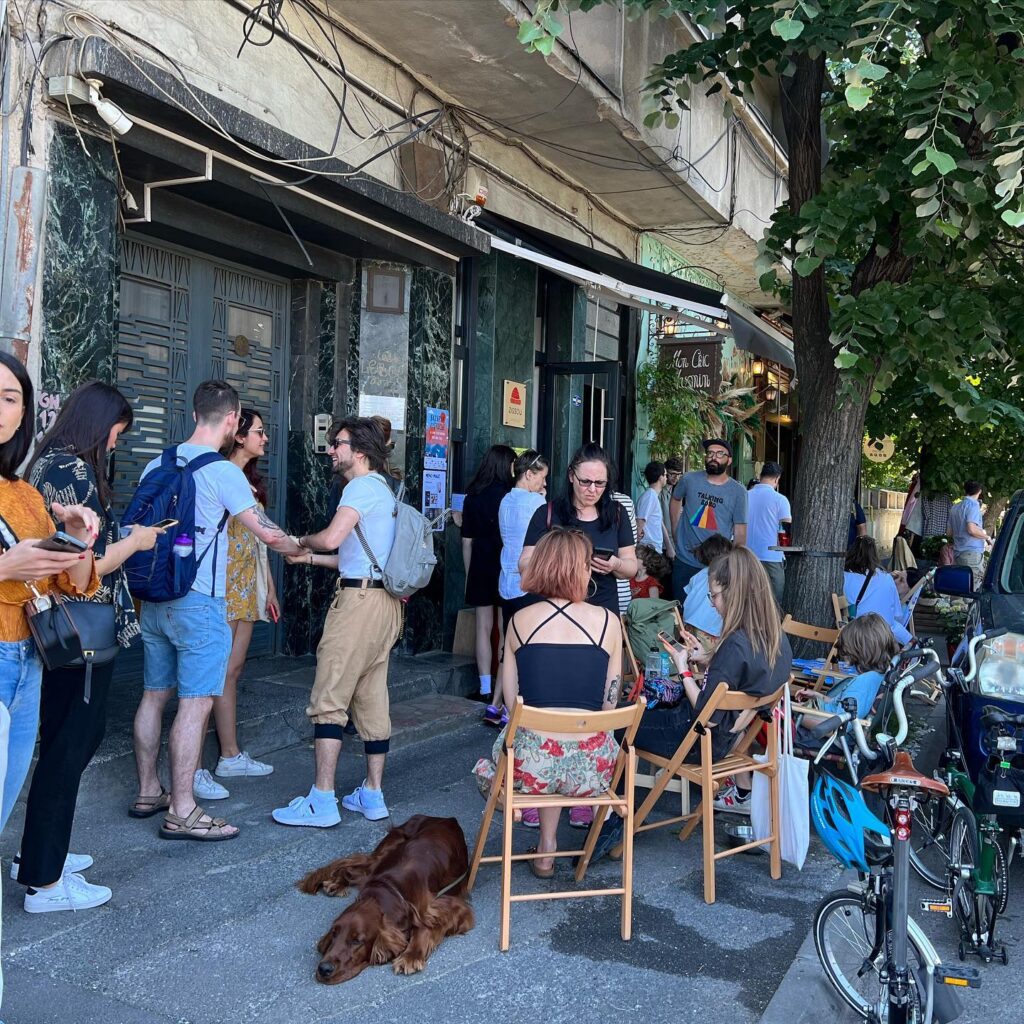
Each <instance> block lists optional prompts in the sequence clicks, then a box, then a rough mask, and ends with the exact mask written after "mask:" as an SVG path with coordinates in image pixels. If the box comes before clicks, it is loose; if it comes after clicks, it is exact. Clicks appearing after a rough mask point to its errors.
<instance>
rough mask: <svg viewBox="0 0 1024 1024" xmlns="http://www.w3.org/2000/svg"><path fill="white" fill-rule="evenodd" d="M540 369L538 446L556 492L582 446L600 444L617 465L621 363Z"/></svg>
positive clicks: (563, 365)
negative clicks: (549, 464) (573, 457)
mask: <svg viewBox="0 0 1024 1024" xmlns="http://www.w3.org/2000/svg"><path fill="white" fill-rule="evenodd" d="M540 371H541V372H540V380H541V388H540V391H541V393H540V395H539V396H538V398H539V406H540V418H539V421H538V430H537V447H538V449H539V450H540V451H542V452H543V453H544V454H545V455H547V456H548V458H549V459H550V460H551V477H550V479H551V480H552V481H553V482H554V483H555V490H556V491H557V490H559V489H560V487H561V481H562V480H564V479H565V472H566V470H567V468H568V466H569V460H570V459H571V458H572V456H573V453H574V452H575V451H576V449H577V448H579V447H580V446H581V445H583V444H587V443H593V444H599V445H601V447H602V448H604V449H605V451H606V452H607V453H608V455H609V456H610V457H611V459H612V462H613V463H615V465H616V466H618V465H619V455H620V445H621V440H620V436H619V435H620V424H619V416H618V412H619V406H620V403H621V395H620V394H619V364H618V363H616V362H580V363H546V364H543V365H542V366H541V367H540Z"/></svg>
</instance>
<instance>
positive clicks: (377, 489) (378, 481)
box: [338, 473, 396, 579]
mask: <svg viewBox="0 0 1024 1024" xmlns="http://www.w3.org/2000/svg"><path fill="white" fill-rule="evenodd" d="M338 508H351V509H355V511H356V512H358V513H359V526H360V528H361V529H362V531H363V537H364V538H365V540H366V543H367V545H368V546H369V548H370V550H371V551H372V552H373V557H374V558H375V559H376V560H377V564H378V565H381V566H383V565H384V564H385V562H387V560H388V557H389V556H390V554H391V548H392V547H393V546H394V543H395V525H396V523H395V496H394V494H393V492H392V490H391V486H390V485H389V484H388V482H387V481H386V480H385V479H384V477H382V476H381V475H380V473H367V474H366V475H365V476H357V477H356V478H355V479H353V480H349V482H348V483H347V484H345V490H344V491H342V492H341V499H340V500H339V502H338ZM338 573H339V574H340V575H341V576H342V578H343V579H367V578H376V576H377V573H375V572H374V570H373V566H372V564H371V563H370V559H369V558H368V557H367V554H366V551H365V550H364V549H363V545H362V544H360V543H359V538H358V537H357V536H356V531H355V530H354V529H353V530H352V532H351V533H350V534H349V535H348V536H347V537H346V538H345V539H344V541H342V544H341V547H340V548H338Z"/></svg>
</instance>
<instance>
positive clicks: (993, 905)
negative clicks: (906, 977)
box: [911, 630, 1024, 965]
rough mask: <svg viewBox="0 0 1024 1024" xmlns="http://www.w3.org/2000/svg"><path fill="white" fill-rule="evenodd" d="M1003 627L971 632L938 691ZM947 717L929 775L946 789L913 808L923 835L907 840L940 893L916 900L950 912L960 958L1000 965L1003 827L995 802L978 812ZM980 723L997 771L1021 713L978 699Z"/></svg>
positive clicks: (1005, 887)
mask: <svg viewBox="0 0 1024 1024" xmlns="http://www.w3.org/2000/svg"><path fill="white" fill-rule="evenodd" d="M1005 632H1006V630H994V631H992V632H990V633H988V634H984V633H983V634H980V635H978V636H976V637H973V638H972V639H971V641H970V643H969V644H968V648H967V663H968V671H967V673H966V674H965V673H963V672H961V671H960V670H959V669H957V668H951V669H950V670H949V672H948V673H947V674H946V676H945V678H944V679H943V680H942V682H941V685H942V687H943V690H944V691H945V692H946V693H948V692H949V691H950V690H952V689H953V688H954V687H960V688H963V689H964V690H965V691H966V689H967V688H968V687H969V686H970V684H971V683H972V682H973V680H974V678H975V676H976V674H977V657H976V652H977V649H978V647H979V646H980V645H981V644H983V643H984V642H985V641H986V640H991V639H994V638H995V637H996V636H999V635H1001V634H1002V633H1005ZM947 717H948V720H949V722H950V723H951V729H952V732H953V733H954V740H955V742H954V744H952V745H950V746H949V747H947V750H946V752H945V754H944V755H943V759H942V763H941V764H940V766H939V768H938V769H937V770H936V772H935V773H934V777H935V778H936V779H938V780H939V781H941V782H943V783H944V784H945V785H946V787H947V788H948V790H949V795H948V796H947V797H946V799H945V800H941V801H933V802H932V805H931V807H930V808H928V809H927V810H926V811H925V812H924V813H923V814H922V815H921V821H920V823H921V824H922V825H923V830H922V832H919V834H923V836H924V842H923V843H921V844H920V845H918V846H914V847H912V850H911V863H912V865H913V867H914V869H915V871H916V872H917V873H918V875H920V876H921V878H922V879H924V881H926V882H928V883H929V884H930V885H932V886H934V887H935V888H941V889H943V890H944V891H945V893H946V899H945V900H943V901H939V900H925V901H922V909H925V910H928V911H931V912H937V913H944V914H946V916H947V917H955V918H956V920H957V924H958V926H959V929H960V942H959V945H958V948H957V955H958V956H959V957H960V959H961V960H965V959H966V958H967V956H968V955H975V956H978V957H979V958H980V959H981V960H983V961H984V962H985V963H986V964H988V963H992V961H993V960H999V961H1000V962H1001V963H1003V964H1004V965H1005V964H1007V963H1009V956H1008V954H1007V950H1006V947H1005V945H1003V944H1001V943H999V942H997V941H996V937H995V932H996V922H997V920H998V918H999V915H1001V914H1003V913H1004V912H1005V910H1006V906H1007V903H1008V901H1009V896H1010V893H1009V881H1008V873H1007V856H1006V854H1005V853H1004V852H1003V848H1002V846H1001V844H1000V838H1001V835H1002V832H1003V828H1002V825H1001V824H1000V822H999V818H998V814H997V809H996V808H995V807H986V809H985V813H979V811H978V804H977V803H976V799H977V786H976V784H975V782H974V780H973V779H972V778H971V777H970V774H969V772H968V771H967V765H966V760H965V756H964V741H963V736H962V732H961V729H960V724H959V722H958V720H957V718H956V716H955V715H953V714H949V715H948V716H947ZM981 722H982V729H983V731H984V735H985V741H984V745H985V747H986V749H987V753H988V754H989V759H990V760H992V761H993V762H994V763H993V764H992V765H991V766H990V767H991V768H992V769H994V768H995V767H996V765H998V766H999V769H1000V770H1001V771H1003V772H1005V771H1008V770H1009V769H1010V768H1011V764H1010V762H1009V761H1008V760H1007V757H1008V756H1010V755H1011V753H1016V752H1017V749H1018V741H1017V738H1016V730H1017V729H1021V728H1024V715H1013V714H1009V713H1007V712H1004V711H1001V710H1000V709H999V708H996V707H992V706H986V707H985V708H984V709H983V712H982V719H981ZM996 792H1001V791H998V790H997V791H996ZM1009 797H1016V800H1017V806H1019V803H1020V796H1019V794H1018V793H1008V798H1009ZM1015 845H1016V837H1014V838H1013V839H1012V840H1011V844H1010V854H1011V858H1012V854H1013V849H1014V847H1015Z"/></svg>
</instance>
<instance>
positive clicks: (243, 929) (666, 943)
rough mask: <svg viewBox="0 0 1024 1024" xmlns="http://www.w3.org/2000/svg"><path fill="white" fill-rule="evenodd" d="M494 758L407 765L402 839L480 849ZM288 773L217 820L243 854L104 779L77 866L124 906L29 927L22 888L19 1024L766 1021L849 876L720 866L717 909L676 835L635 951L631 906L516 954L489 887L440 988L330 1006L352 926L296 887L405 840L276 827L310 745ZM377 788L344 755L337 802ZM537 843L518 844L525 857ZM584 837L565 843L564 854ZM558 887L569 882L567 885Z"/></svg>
mask: <svg viewBox="0 0 1024 1024" xmlns="http://www.w3.org/2000/svg"><path fill="white" fill-rule="evenodd" d="M493 739H494V733H493V732H490V731H486V730H484V729H483V728H481V727H480V726H472V727H469V728H464V729H462V730H460V731H458V732H455V733H453V734H451V735H449V736H446V737H442V738H438V739H434V740H429V741H427V742H423V743H419V744H416V745H414V746H409V747H406V748H404V749H402V750H400V751H398V752H397V753H396V754H395V755H394V756H393V757H392V759H391V763H390V764H389V769H388V774H387V779H386V786H385V792H386V796H387V799H388V802H389V805H390V807H391V810H392V814H393V816H394V820H395V821H397V822H400V821H404V820H405V819H406V818H407V817H409V816H410V815H411V814H413V813H417V812H426V813H432V814H438V815H455V816H457V817H458V818H459V820H460V821H461V822H462V824H463V827H464V828H465V830H466V833H467V838H468V840H469V841H470V843H472V840H473V838H474V836H475V834H476V829H477V824H478V822H479V819H480V813H481V810H482V806H483V805H482V801H481V799H480V797H479V794H478V793H477V791H476V787H475V785H474V784H473V782H472V780H471V778H470V776H469V771H470V769H471V767H472V765H473V764H474V762H475V760H476V758H477V757H479V756H481V755H482V754H484V753H487V752H488V751H489V748H490V745H491V743H493ZM269 759H270V760H271V761H272V762H273V763H274V764H275V767H276V771H275V773H274V775H272V776H270V777H269V778H268V779H251V780H232V784H231V787H230V788H231V789H232V796H231V799H229V800H227V801H222V802H220V803H217V804H212V805H210V809H211V810H213V811H214V813H216V814H218V815H222V816H225V817H227V818H228V819H229V820H230V821H232V822H235V823H237V824H239V825H240V826H241V827H242V829H243V834H242V836H241V837H240V838H239V839H238V840H235V841H233V842H228V843H217V844H212V845H208V846H205V847H204V846H201V845H199V844H191V843H167V842H164V841H161V840H160V839H159V838H158V837H157V826H158V821H159V819H157V818H153V819H150V820H148V821H133V820H131V819H129V818H128V817H127V815H126V813H125V809H126V807H127V805H128V802H129V800H130V799H131V797H132V793H133V782H134V777H133V771H132V765H131V761H130V758H128V757H123V756H122V757H114V758H111V759H109V760H107V761H106V762H105V763H103V764H101V765H99V766H96V767H94V768H92V769H90V771H89V772H88V773H87V774H86V778H85V782H84V786H83V792H82V796H81V799H80V803H79V814H78V824H77V825H76V831H75V837H74V844H73V848H74V849H75V850H76V851H82V852H89V853H91V854H92V855H93V856H94V857H95V858H96V865H95V867H94V868H93V869H91V870H90V871H89V873H88V877H89V878H90V879H91V880H93V881H96V882H100V883H105V884H109V885H111V887H112V888H113V889H114V899H113V900H112V901H111V903H109V904H108V905H107V906H105V907H102V908H99V909H96V910H92V911H84V912H82V913H81V914H69V913H60V914H45V915H36V916H30V915H27V914H25V913H24V912H23V910H22V908H21V898H22V890H21V887H20V886H18V885H16V884H15V883H13V882H11V881H9V880H8V879H5V881H4V900H3V916H4V934H3V939H4V968H5V976H6V991H5V999H4V1006H3V1019H4V1020H5V1021H6V1022H7V1024H51V1022H56V1021H62V1022H67V1024H93V1022H95V1024H101V1022H102V1024H170V1022H174V1024H215V1022H216V1024H219V1022H228V1021H230V1022H233V1024H234V1022H237V1024H250V1022H251V1024H257V1022H258V1024H292V1022H295V1024H298V1022H302V1024H309V1022H313V1021H322V1022H333V1021H338V1022H340V1021H345V1022H351V1024H362V1022H367V1024H369V1022H374V1024H377V1022H379V1021H381V1020H395V1019H402V1020H407V1021H413V1022H420V1021H422V1022H424V1024H426V1022H430V1024H434V1022H436V1021H439V1020H444V1021H450V1022H459V1021H473V1022H476V1021H479V1020H484V1019H491V1018H493V1017H494V1016H495V1015H500V1016H501V1017H502V1018H504V1019H510V1020H516V1021H517V1022H520V1024H530V1022H538V1024H540V1022H544V1024H559V1022H563V1021H564V1022H567V1024H568V1022H573V1024H576V1022H578V1021H580V1020H600V1021H604V1020H608V1019H610V1018H613V1017H621V1018H623V1019H627V1020H639V1019H642V1020H644V1021H645V1024H659V1022H662V1021H664V1022H666V1024H669V1022H671V1024H679V1022H685V1021H695V1022H718V1021H725V1020H729V1021H730V1022H735V1024H744V1022H754V1021H756V1020H758V1019H759V1017H760V1015H761V1014H762V1012H763V1011H764V1009H765V1007H766V1006H767V1004H768V1001H769V1000H770V999H771V997H772V995H773V993H774V990H775V988H776V987H777V985H778V983H779V980H780V979H781V978H782V977H783V976H784V975H785V973H786V971H787V969H788V968H789V966H790V964H791V962H792V960H793V958H794V956H795V955H796V954H797V951H798V949H799V948H800V945H801V943H802V942H803V940H804V937H805V935H806V934H807V926H808V922H809V920H810V915H811V911H812V908H813V906H814V904H815V903H816V901H817V899H818V898H819V896H820V894H821V893H823V892H825V891H826V890H828V889H830V888H832V887H833V885H834V883H835V879H836V877H837V875H838V871H837V869H836V866H835V865H834V863H833V862H832V861H831V859H829V858H827V857H826V856H825V855H824V854H823V852H821V850H820V848H817V847H816V846H812V852H811V856H810V857H809V859H808V862H807V864H806V865H805V867H804V870H803V872H802V873H798V872H797V871H795V870H794V869H793V868H791V867H789V866H785V868H784V874H783V878H782V879H781V881H779V882H774V883H773V882H772V881H771V880H770V878H769V876H768V864H767V858H765V857H763V856H749V855H740V856H738V857H735V858H730V859H728V860H726V861H723V862H721V863H720V865H719V872H718V891H719V901H718V903H717V904H715V905H714V906H711V907H708V906H705V905H704V903H703V900H702V898H701V886H702V878H701V871H700V847H699V843H698V842H697V841H691V842H689V843H686V844H680V843H679V842H678V841H677V839H676V838H675V836H674V835H673V834H672V832H671V831H670V830H668V829H666V830H663V831H660V832H656V833H653V834H650V835H647V836H644V837H642V839H641V841H640V842H639V843H638V845H637V858H636V901H635V915H634V939H633V941H632V942H629V943H623V942H621V941H620V939H619V935H618V903H617V902H616V901H615V900H614V899H608V900H587V901H562V902H549V903H527V904H521V905H518V906H516V907H515V908H514V910H513V918H512V948H511V950H510V952H508V953H505V954H502V953H499V951H498V949H497V917H498V913H497V912H498V877H497V869H496V868H494V867H491V868H488V867H485V868H484V869H483V873H482V876H481V880H480V882H479V884H478V886H477V890H476V892H475V893H474V897H473V905H474V908H475V911H476V915H477V925H476V928H475V929H474V930H473V931H472V932H470V933H469V934H468V935H466V936H463V937H460V938H456V939H449V940H447V941H446V942H445V943H444V944H443V945H442V946H441V948H440V949H439V950H438V951H437V953H435V955H434V956H433V957H432V958H431V960H430V962H429V964H428V966H427V969H426V971H425V972H423V973H422V974H420V975H416V976H413V977H398V976H396V975H394V974H393V973H392V972H391V970H390V969H389V968H386V967H383V968H371V969H369V970H367V971H366V972H364V973H363V974H362V975H361V976H360V977H359V978H357V979H355V980H354V981H352V982H349V983H347V984H344V985H342V986H338V987H333V988H328V987H322V986H320V985H318V984H316V983H315V982H314V980H313V971H314V968H315V966H316V962H317V956H316V953H315V951H314V944H315V942H316V941H317V939H318V938H319V937H320V936H321V935H322V934H323V933H324V932H325V931H326V930H327V927H328V926H329V924H330V922H331V920H332V919H333V917H334V916H335V915H336V914H337V913H338V912H339V911H340V910H341V909H342V907H343V906H344V905H345V904H344V902H342V901H335V900H330V899H328V898H325V897H309V896H303V895H301V894H300V893H299V892H297V891H296V889H295V888H294V883H295V881H296V880H297V879H298V878H299V877H300V876H301V875H302V874H303V873H304V872H306V871H307V870H309V869H311V868H313V867H316V866H318V865H320V864H323V863H325V862H326V861H327V860H329V859H331V858H333V857H337V856H340V855H342V854H344V853H346V852H351V851H356V850H366V849H370V848H372V847H373V846H374V845H375V844H376V843H377V842H378V841H379V840H380V838H382V837H383V835H384V834H385V833H386V831H387V823H386V822H378V823H369V822H365V821H363V820H362V819H361V818H358V817H356V816H353V815H350V814H349V813H347V812H342V813H343V814H344V815H345V817H344V820H343V822H342V824H341V825H340V826H338V827H337V828H334V829H330V830H326V831H318V830H305V829H289V828H285V827H282V826H278V825H275V824H274V823H273V822H272V821H271V820H270V818H269V813H268V812H269V810H270V808H271V807H273V806H277V805H280V804H282V803H284V802H285V801H286V800H287V799H289V798H290V797H292V796H295V795H296V794H297V793H299V792H305V790H306V788H307V787H308V785H309V776H310V764H311V751H310V748H309V745H308V744H305V743H304V744H299V745H295V746H293V747H291V748H289V749H287V750H283V751H279V752H278V753H276V754H274V755H273V756H271V757H270V758H269ZM361 778H362V772H361V763H360V761H359V760H357V759H356V758H355V757H354V756H353V755H352V754H351V753H348V754H346V755H343V758H342V764H341V768H340V770H339V791H340V790H343V789H348V788H351V787H352V786H353V785H355V784H357V783H358V782H359V781H360V779H361ZM674 799H676V800H677V799H678V797H675V798H674ZM676 806H678V804H677V805H676ZM21 823H22V811H21V809H20V808H19V809H18V810H16V812H15V816H14V817H13V818H12V821H11V823H10V825H9V826H8V829H7V830H6V832H5V834H4V836H3V839H2V840H0V856H2V858H3V862H4V867H5V868H6V867H7V865H8V864H9V859H10V857H11V855H12V853H13V851H14V847H15V844H16V843H17V841H18V836H19V832H20V828H21ZM534 835H535V834H534V833H531V832H530V831H529V830H527V829H524V828H519V829H517V835H516V840H515V841H516V844H517V846H518V847H519V848H525V847H526V846H528V845H530V842H531V840H532V839H533V836H534ZM579 835H580V834H579V833H575V832H572V831H570V830H569V829H565V834H564V837H563V838H564V841H565V843H566V844H568V842H570V841H572V840H574V839H578V836H579ZM616 872H617V866H615V865H613V864H611V863H608V862H606V863H603V864H601V865H598V866H597V867H595V868H594V869H593V872H592V874H591V875H590V876H589V877H588V880H587V881H588V884H589V883H590V882H594V883H597V884H610V882H611V879H613V878H614V876H615V874H616ZM560 876H561V877H560V880H561V881H562V882H566V881H567V880H568V879H569V875H568V868H567V867H564V866H563V867H561V868H560ZM514 878H515V884H516V885H517V886H520V887H522V888H525V889H537V888H539V887H541V886H543V884H544V883H542V882H539V881H537V880H535V879H533V878H532V876H530V875H529V874H528V873H527V872H526V870H525V868H523V867H517V868H516V870H515V873H514ZM570 884H571V883H570Z"/></svg>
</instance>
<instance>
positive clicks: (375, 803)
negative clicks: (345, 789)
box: [341, 779, 391, 821]
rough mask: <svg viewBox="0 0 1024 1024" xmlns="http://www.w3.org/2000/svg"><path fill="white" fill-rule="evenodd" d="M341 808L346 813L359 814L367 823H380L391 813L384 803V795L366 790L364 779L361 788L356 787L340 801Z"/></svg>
mask: <svg viewBox="0 0 1024 1024" xmlns="http://www.w3.org/2000/svg"><path fill="white" fill-rule="evenodd" d="M341 806H342V807H344V808H345V810H346V811H355V812H356V813H357V814H361V815H362V816H363V817H364V818H366V820H367V821H380V820H381V819H382V818H390V817H391V812H390V811H389V810H388V808H387V804H385V803H384V794H383V793H382V792H381V791H380V790H379V789H367V786H366V779H363V784H362V785H361V786H356V788H355V789H353V790H352V792H351V793H349V794H348V796H346V797H344V798H343V799H342V801H341Z"/></svg>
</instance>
